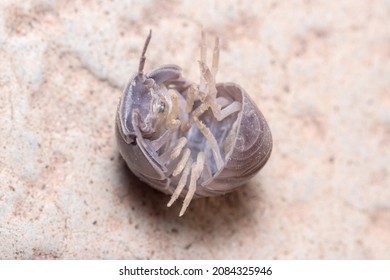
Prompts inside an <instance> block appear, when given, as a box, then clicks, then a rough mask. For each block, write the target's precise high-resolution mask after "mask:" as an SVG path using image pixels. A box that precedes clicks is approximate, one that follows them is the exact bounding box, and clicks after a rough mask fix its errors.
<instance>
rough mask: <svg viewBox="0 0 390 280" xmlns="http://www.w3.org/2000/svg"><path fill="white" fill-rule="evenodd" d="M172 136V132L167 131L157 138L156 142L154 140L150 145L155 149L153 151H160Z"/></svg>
mask: <svg viewBox="0 0 390 280" xmlns="http://www.w3.org/2000/svg"><path fill="white" fill-rule="evenodd" d="M171 134H172V131H170V130H166V131H164V133H163V134H162V135H161V136H160V137H159V138H157V139H156V140H152V141H151V142H150V144H151V146H152V147H153V149H154V150H155V151H156V152H157V151H158V150H160V149H161V148H162V146H164V145H165V144H166V143H168V141H169V138H170V136H171Z"/></svg>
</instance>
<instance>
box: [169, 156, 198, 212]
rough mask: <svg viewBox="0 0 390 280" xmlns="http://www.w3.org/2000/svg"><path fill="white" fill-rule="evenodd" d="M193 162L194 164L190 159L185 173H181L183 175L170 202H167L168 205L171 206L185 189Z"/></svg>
mask: <svg viewBox="0 0 390 280" xmlns="http://www.w3.org/2000/svg"><path fill="white" fill-rule="evenodd" d="M191 164H192V160H191V159H189V160H188V162H187V164H186V167H185V168H184V171H183V173H182V174H181V177H180V180H179V183H178V184H177V187H176V189H175V192H174V193H173V194H172V196H171V199H170V200H169V202H168V204H167V206H168V207H171V205H172V204H173V203H174V202H175V201H176V199H177V198H178V197H179V196H180V194H181V192H182V191H183V189H184V187H185V185H186V183H187V179H188V174H189V173H190V170H191Z"/></svg>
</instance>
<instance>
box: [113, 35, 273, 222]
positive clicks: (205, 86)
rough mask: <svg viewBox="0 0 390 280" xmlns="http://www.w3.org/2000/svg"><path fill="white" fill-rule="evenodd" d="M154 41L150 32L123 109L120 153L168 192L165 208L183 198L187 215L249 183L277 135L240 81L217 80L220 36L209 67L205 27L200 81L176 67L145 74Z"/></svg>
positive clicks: (119, 127) (144, 177)
mask: <svg viewBox="0 0 390 280" xmlns="http://www.w3.org/2000/svg"><path fill="white" fill-rule="evenodd" d="M150 39H151V33H150V34H149V36H148V38H147V40H146V42H145V45H144V49H143V52H142V56H141V59H140V63H139V69H138V72H137V73H136V74H135V75H134V76H133V77H132V79H131V80H130V82H129V84H128V86H127V88H126V90H125V92H124V95H123V97H122V99H121V102H120V104H119V107H118V114H117V121H116V132H117V137H118V143H119V150H120V153H121V155H122V156H123V158H124V159H125V161H126V163H127V165H128V166H129V168H130V169H131V170H132V172H133V173H134V174H135V175H137V176H138V177H139V178H141V179H142V180H143V181H145V182H147V183H148V184H150V185H151V186H153V187H154V188H156V189H158V190H160V191H163V192H165V193H168V194H171V199H170V201H169V202H168V206H171V205H172V204H173V203H174V202H175V201H176V200H177V198H178V197H180V196H184V197H185V199H184V202H183V206H182V209H181V212H180V216H182V215H183V214H184V212H185V211H186V209H187V207H188V205H189V204H190V202H191V200H192V199H193V198H194V197H196V196H198V197H200V196H214V195H218V194H223V193H227V192H230V191H232V190H234V189H235V188H237V187H238V186H240V185H242V184H243V183H245V182H246V181H247V180H249V179H250V178H251V177H252V176H253V175H254V174H255V173H256V172H257V171H259V170H260V168H261V167H262V166H263V165H264V164H265V163H266V161H267V160H268V158H269V156H270V153H271V149H272V138H271V133H270V130H269V128H268V125H267V123H266V122H265V119H264V117H263V116H262V114H261V113H260V111H259V110H258V109H257V107H256V106H255V105H254V104H253V102H252V101H251V100H250V98H249V97H248V96H247V94H246V92H245V91H244V90H243V89H242V88H241V87H240V86H239V85H237V84H234V83H216V79H215V77H216V74H217V70H218V60H219V40H218V38H216V40H215V46H214V51H213V55H212V65H211V68H209V67H208V66H207V64H206V59H207V48H206V44H205V35H204V33H203V32H202V40H201V46H200V50H201V51H200V60H199V69H200V82H199V84H195V83H191V82H189V81H187V80H186V79H185V78H183V77H182V75H181V69H180V67H178V66H176V65H165V66H161V67H159V68H157V69H155V70H153V71H151V72H149V73H146V74H144V73H143V68H144V63H145V53H146V49H147V47H148V44H149V42H150Z"/></svg>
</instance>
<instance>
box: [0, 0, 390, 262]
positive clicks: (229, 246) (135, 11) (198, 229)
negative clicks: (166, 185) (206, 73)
mask: <svg viewBox="0 0 390 280" xmlns="http://www.w3.org/2000/svg"><path fill="white" fill-rule="evenodd" d="M193 2H195V1H157V0H156V1H119V0H118V1H65V0H62V1H48V0H40V1H25V0H23V1H22V0H18V1H15V0H2V1H1V2H0V20H1V21H0V46H1V47H0V258H1V259H14V258H17V259H26V258H49V259H53V258H59V259H75V258H77V259H90V258H92V259H95V258H97V259H100V258H105V259H118V258H129V259H133V258H139V259H171V258H173V259H177V258H179V259H181V258H183V259H192V258H196V259H214V258H217V259H236V258H237V259H259V258H260V259H263V258H264V259H274V258H276V259H366V258H369V259H371V258H376V259H377V258H387V259H388V258H390V175H389V174H390V60H389V59H390V2H389V1H384V0H376V1H357V0H341V1H326V0H324V1H309V0H308V1H253V0H250V1H249V0H248V1H217V2H213V4H209V3H208V2H209V1H206V0H205V1H196V2H197V4H196V5H195V4H192V3H193ZM201 26H203V27H204V29H205V30H206V31H207V32H208V35H209V37H208V41H209V43H212V41H213V36H214V35H219V36H220V38H221V59H220V69H219V74H218V77H217V79H218V81H220V82H222V81H234V82H237V83H239V84H241V85H242V86H243V87H244V88H245V89H246V90H247V91H248V92H249V94H250V95H251V97H252V98H253V99H254V100H255V101H256V102H257V103H258V105H259V107H260V109H261V110H262V112H263V113H264V115H265V116H266V118H267V120H268V122H269V125H270V127H271V130H272V132H273V136H274V150H273V154H272V156H271V159H270V161H269V162H268V164H267V165H266V166H265V168H264V169H263V170H262V172H261V173H260V174H259V175H258V176H256V177H255V178H254V179H253V180H252V181H251V182H250V183H249V184H248V185H247V186H245V187H243V188H242V189H240V190H239V191H237V192H235V193H232V194H230V195H226V196H223V197H217V198H211V199H210V198H209V199H200V200H197V201H194V202H193V203H192V204H191V206H190V208H189V209H188V210H187V213H186V215H185V216H184V217H182V218H179V217H178V213H179V210H180V203H179V204H177V205H175V206H174V207H173V208H166V206H165V205H166V203H167V202H168V200H169V197H168V196H165V195H163V194H160V193H159V192H157V191H154V190H152V189H151V188H149V187H148V186H146V185H144V184H143V183H140V182H139V181H138V180H137V179H136V178H134V176H132V175H131V174H130V173H129V172H128V171H127V168H126V166H125V164H124V163H123V161H122V160H121V159H120V157H119V155H118V151H117V147H116V142H115V138H114V116H115V111H116V106H117V103H118V99H119V97H120V95H121V91H122V89H123V87H124V86H125V84H126V82H127V80H128V79H129V77H130V76H131V75H132V73H133V72H134V71H135V70H136V67H137V63H138V57H139V54H140V51H141V48H142V45H143V42H144V39H145V36H146V35H147V33H148V30H149V29H150V28H151V29H153V39H152V42H151V44H150V48H149V50H148V53H147V63H146V69H147V70H151V69H152V68H153V67H156V66H159V65H161V64H164V63H175V64H178V65H180V66H181V67H182V68H183V71H184V75H186V76H188V77H189V78H190V79H192V80H196V81H197V80H198V75H199V73H198V68H197V62H196V60H197V59H198V53H199V51H198V43H199V37H200V30H201Z"/></svg>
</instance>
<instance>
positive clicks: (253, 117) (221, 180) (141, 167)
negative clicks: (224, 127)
mask: <svg viewBox="0 0 390 280" xmlns="http://www.w3.org/2000/svg"><path fill="white" fill-rule="evenodd" d="M217 90H218V94H221V95H225V94H226V95H228V96H230V97H232V98H233V99H234V100H239V101H241V100H242V104H243V105H242V110H241V112H239V113H238V119H237V122H236V126H237V133H236V134H235V136H234V137H235V140H234V144H233V147H232V148H231V151H230V152H228V153H227V156H226V158H225V165H224V168H223V169H222V170H221V171H220V172H218V173H216V174H214V176H213V177H212V178H211V179H209V180H208V181H205V182H203V184H202V185H201V186H198V188H197V190H196V193H195V195H196V196H198V197H206V196H215V195H219V194H224V193H228V192H231V191H233V190H235V189H236V188H237V187H239V186H241V185H243V184H245V183H246V182H247V181H248V180H249V179H250V178H252V177H253V176H254V175H255V174H256V173H257V172H258V171H259V170H260V169H261V168H262V167H263V166H264V165H265V164H266V162H267V160H268V158H269V157H270V155H271V151H272V135H271V131H270V129H269V127H268V124H267V122H266V120H265V118H264V116H263V114H262V113H261V112H260V110H259V109H258V108H257V106H256V105H255V104H254V103H253V101H252V100H251V98H250V97H249V96H248V94H247V93H246V92H245V90H244V89H243V88H242V87H240V86H239V85H237V84H235V83H219V84H217ZM117 124H118V121H117ZM119 129H120V126H118V125H116V135H117V141H118V145H119V151H120V154H121V155H122V157H123V159H124V160H125V161H126V163H127V165H128V167H129V168H130V170H131V171H132V172H133V173H134V175H136V176H137V177H139V178H140V179H141V180H142V181H144V182H146V183H148V184H149V185H151V186H152V187H154V188H156V189H157V190H159V191H162V192H164V193H167V194H172V193H173V191H174V189H175V187H176V186H175V185H170V179H169V178H168V177H167V176H166V175H165V174H164V172H162V170H163V164H162V163H161V162H158V161H156V160H154V159H153V158H152V157H151V156H150V153H152V152H153V149H152V148H151V147H148V146H146V147H144V146H143V145H141V144H140V143H139V142H137V145H133V144H127V143H126V142H125V141H124V139H123V137H121V133H119ZM146 143H148V142H146ZM184 194H185V190H184V193H183V195H184Z"/></svg>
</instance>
